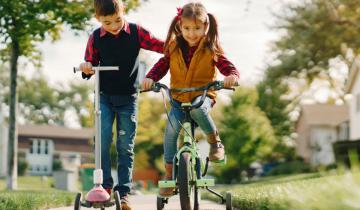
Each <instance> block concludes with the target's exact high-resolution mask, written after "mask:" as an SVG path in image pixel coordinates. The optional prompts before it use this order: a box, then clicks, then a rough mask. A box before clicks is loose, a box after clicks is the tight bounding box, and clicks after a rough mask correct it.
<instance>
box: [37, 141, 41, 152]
mask: <svg viewBox="0 0 360 210" xmlns="http://www.w3.org/2000/svg"><path fill="white" fill-rule="evenodd" d="M37 151H38V152H37V153H38V154H41V141H38V148H37Z"/></svg>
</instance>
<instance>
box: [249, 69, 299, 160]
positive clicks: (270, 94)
mask: <svg viewBox="0 0 360 210" xmlns="http://www.w3.org/2000/svg"><path fill="white" fill-rule="evenodd" d="M268 72H269V71H267V72H266V73H268ZM256 88H257V92H258V94H259V100H258V103H257V105H258V106H259V107H260V109H261V110H262V111H263V112H264V113H265V114H266V116H267V118H268V119H269V120H270V123H271V126H272V128H273V129H274V134H275V137H276V139H277V144H276V146H275V147H274V152H275V153H276V154H278V157H274V158H275V159H281V158H285V159H291V158H292V157H293V155H294V151H293V147H291V145H289V141H290V137H289V136H290V135H291V133H292V132H294V123H293V122H292V121H291V120H290V116H289V113H290V109H289V105H290V104H291V101H290V100H287V99H284V98H283V96H284V95H286V94H287V93H288V91H289V89H288V86H287V85H286V84H283V83H281V80H280V79H278V78H272V77H266V79H265V80H263V81H262V82H260V83H259V84H258V85H257V87H256Z"/></svg>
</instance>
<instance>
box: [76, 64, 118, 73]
mask: <svg viewBox="0 0 360 210" xmlns="http://www.w3.org/2000/svg"><path fill="white" fill-rule="evenodd" d="M91 69H92V70H93V71H115V70H119V67H118V66H93V67H92V68H91ZM73 71H74V73H76V72H77V71H81V70H80V68H79V67H74V68H73Z"/></svg>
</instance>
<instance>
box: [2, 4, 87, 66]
mask: <svg viewBox="0 0 360 210" xmlns="http://www.w3.org/2000/svg"><path fill="white" fill-rule="evenodd" d="M1 5H2V6H1V7H0V17H1V21H0V34H1V39H2V40H1V41H3V42H5V43H6V44H7V45H6V46H7V47H6V48H4V49H3V50H4V51H5V52H8V53H3V54H1V55H3V57H2V59H3V60H9V59H10V53H9V52H11V46H12V44H13V43H18V44H19V55H20V56H25V57H26V58H29V59H30V60H31V61H33V62H36V61H39V58H40V57H41V56H40V54H39V51H38V49H37V47H36V43H37V42H42V41H44V40H45V38H46V37H50V38H51V39H52V40H58V39H59V38H60V32H61V25H62V24H67V25H69V26H70V27H71V28H72V29H75V30H81V29H83V28H84V26H86V22H87V20H89V19H90V17H91V15H92V11H91V9H89V8H92V1H91V0H82V1H70V2H69V1H66V0H56V1H55V0H51V1H10V0H2V2H1ZM39 56H40V57H39ZM37 64H39V63H37Z"/></svg>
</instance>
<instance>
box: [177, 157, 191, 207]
mask: <svg viewBox="0 0 360 210" xmlns="http://www.w3.org/2000/svg"><path fill="white" fill-rule="evenodd" d="M178 173H179V175H178V183H179V193H180V206H181V209H182V210H192V209H193V206H194V203H193V202H194V200H193V199H191V197H192V196H191V195H192V189H193V185H192V183H191V180H192V177H193V170H192V168H191V154H190V153H189V152H184V153H182V154H181V156H180V160H179V171H178ZM193 193H194V192H193Z"/></svg>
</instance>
